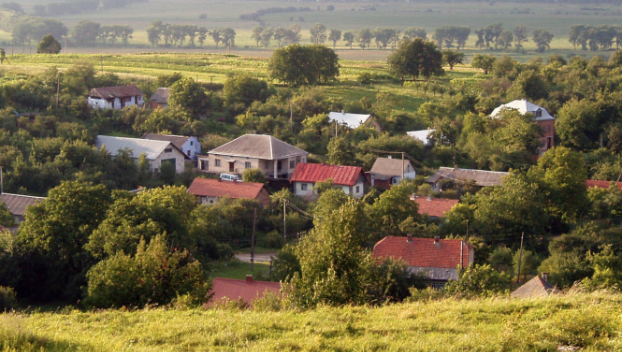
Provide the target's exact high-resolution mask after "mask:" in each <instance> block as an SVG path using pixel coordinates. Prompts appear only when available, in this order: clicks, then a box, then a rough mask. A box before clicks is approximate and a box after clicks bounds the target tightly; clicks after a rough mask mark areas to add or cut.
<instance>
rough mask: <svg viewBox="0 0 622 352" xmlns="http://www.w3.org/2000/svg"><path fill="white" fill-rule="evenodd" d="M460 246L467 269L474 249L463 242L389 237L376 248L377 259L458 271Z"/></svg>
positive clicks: (375, 255)
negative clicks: (391, 258) (400, 260)
mask: <svg viewBox="0 0 622 352" xmlns="http://www.w3.org/2000/svg"><path fill="white" fill-rule="evenodd" d="M460 245H462V246H463V248H462V265H463V266H464V267H467V266H468V265H469V263H472V262H473V259H474V258H469V256H470V252H471V250H472V249H473V247H472V246H471V245H470V244H468V243H466V242H464V241H462V240H444V239H438V240H437V239H434V238H416V237H415V238H412V240H411V242H408V237H394V236H389V237H385V238H383V239H382V240H380V241H379V242H378V243H376V245H375V246H374V252H373V256H374V257H376V258H383V257H393V258H396V259H397V258H401V259H402V260H403V261H404V262H405V263H406V264H407V265H408V266H414V267H426V268H446V269H456V268H457V267H458V265H460V253H461V251H460Z"/></svg>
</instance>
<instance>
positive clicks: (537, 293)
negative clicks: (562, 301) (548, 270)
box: [512, 276, 557, 298]
mask: <svg viewBox="0 0 622 352" xmlns="http://www.w3.org/2000/svg"><path fill="white" fill-rule="evenodd" d="M552 293H557V288H555V287H554V286H553V285H551V284H550V283H548V281H546V280H545V279H543V278H541V277H540V276H536V277H534V278H533V279H531V280H529V281H527V282H526V283H525V284H524V285H523V286H521V287H519V288H518V289H516V291H514V292H512V297H515V298H534V297H546V296H548V295H550V294H552Z"/></svg>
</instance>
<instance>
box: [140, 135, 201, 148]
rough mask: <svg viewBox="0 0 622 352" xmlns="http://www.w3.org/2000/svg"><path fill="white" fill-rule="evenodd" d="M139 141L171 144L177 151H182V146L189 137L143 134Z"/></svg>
mask: <svg viewBox="0 0 622 352" xmlns="http://www.w3.org/2000/svg"><path fill="white" fill-rule="evenodd" d="M140 138H141V139H151V140H154V141H167V142H171V143H173V145H174V146H175V147H177V149H179V150H182V148H183V146H184V144H186V142H188V140H189V139H190V137H188V136H177V135H173V134H157V133H145V134H143V136H142V137H140Z"/></svg>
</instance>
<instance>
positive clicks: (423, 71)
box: [387, 38, 444, 81]
mask: <svg viewBox="0 0 622 352" xmlns="http://www.w3.org/2000/svg"><path fill="white" fill-rule="evenodd" d="M387 62H388V64H389V66H390V69H391V71H392V72H393V73H395V74H397V75H399V76H400V77H401V79H402V81H403V80H404V77H405V76H411V77H412V78H413V79H415V78H417V77H419V76H423V77H425V78H430V77H431V76H438V75H442V74H443V73H444V71H443V68H442V64H443V54H442V53H441V52H440V51H439V50H438V49H437V48H436V45H435V44H434V43H432V42H429V41H425V40H423V39H422V38H415V39H412V40H404V41H402V43H400V45H399V47H398V48H397V50H396V51H394V52H393V53H392V54H391V55H390V56H389V58H388V59H387Z"/></svg>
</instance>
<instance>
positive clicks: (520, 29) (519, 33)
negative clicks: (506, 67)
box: [514, 24, 529, 50]
mask: <svg viewBox="0 0 622 352" xmlns="http://www.w3.org/2000/svg"><path fill="white" fill-rule="evenodd" d="M528 36H529V32H528V30H527V27H526V26H525V25H522V24H521V25H518V26H516V27H514V43H515V45H516V49H519V50H520V49H522V48H523V43H524V42H526V41H528V40H527V38H528Z"/></svg>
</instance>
